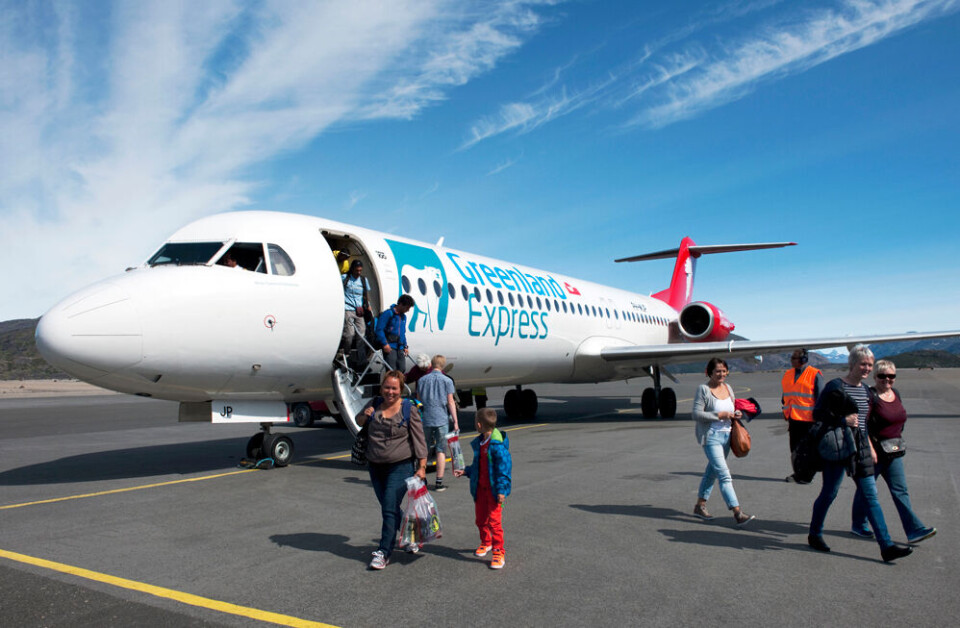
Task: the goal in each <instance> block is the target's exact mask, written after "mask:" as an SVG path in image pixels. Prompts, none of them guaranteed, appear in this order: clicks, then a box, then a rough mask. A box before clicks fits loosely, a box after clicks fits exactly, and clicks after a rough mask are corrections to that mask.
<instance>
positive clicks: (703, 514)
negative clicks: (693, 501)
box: [693, 504, 713, 521]
mask: <svg viewBox="0 0 960 628" xmlns="http://www.w3.org/2000/svg"><path fill="white" fill-rule="evenodd" d="M693 516H694V517H700V518H701V519H703V520H704V521H710V520H711V519H713V515H711V514H710V513H709V512H707V507H706V506H705V505H704V504H697V505H696V506H694V507H693Z"/></svg>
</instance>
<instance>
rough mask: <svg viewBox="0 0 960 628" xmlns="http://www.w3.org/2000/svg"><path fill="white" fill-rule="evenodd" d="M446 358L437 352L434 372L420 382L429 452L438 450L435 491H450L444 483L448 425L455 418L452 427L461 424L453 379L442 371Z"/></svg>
mask: <svg viewBox="0 0 960 628" xmlns="http://www.w3.org/2000/svg"><path fill="white" fill-rule="evenodd" d="M446 365H447V359H446V358H445V357H443V356H442V355H435V356H433V359H432V360H431V361H430V366H431V367H432V369H431V371H430V372H429V373H427V374H426V375H424V376H423V377H421V378H420V379H419V381H417V398H418V399H419V400H420V402H421V403H423V432H424V434H425V435H426V439H427V452H428V453H427V455H428V457H429V452H430V451H431V450H433V451H435V452H436V459H437V480H436V484H435V485H434V487H433V488H434V490H435V491H437V492H442V491H445V490H447V487H446V486H444V484H443V471H444V469H445V467H446V464H447V426H448V424H449V422H450V420H451V419H452V420H453V429H454V431H457V430H459V429H460V425H459V423H458V421H457V402H456V401H454V399H453V380H452V379H450V378H449V377H447V376H446V375H444V374H443V367H445V366H446Z"/></svg>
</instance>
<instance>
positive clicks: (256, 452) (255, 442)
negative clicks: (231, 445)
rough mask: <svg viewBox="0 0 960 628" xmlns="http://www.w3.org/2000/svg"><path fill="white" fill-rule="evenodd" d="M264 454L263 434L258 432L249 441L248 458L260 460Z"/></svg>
mask: <svg viewBox="0 0 960 628" xmlns="http://www.w3.org/2000/svg"><path fill="white" fill-rule="evenodd" d="M261 454H263V432H257V433H256V434H254V435H253V436H251V437H250V440H248V441H247V458H253V459H254V460H260V458H261V457H262V456H261Z"/></svg>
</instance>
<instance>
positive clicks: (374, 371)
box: [332, 333, 411, 435]
mask: <svg viewBox="0 0 960 628" xmlns="http://www.w3.org/2000/svg"><path fill="white" fill-rule="evenodd" d="M354 338H356V339H357V341H356V342H355V343H354V347H353V348H352V349H351V351H350V352H349V353H347V354H343V355H339V356H338V357H337V359H336V360H334V363H333V375H332V377H333V396H334V403H335V404H336V406H337V411H338V412H339V413H340V417H341V418H342V419H343V423H344V425H346V426H347V429H349V430H350V432H351V433H353V434H354V435H356V433H357V432H359V431H360V426H359V425H357V420H356V417H357V414H359V413H360V411H361V410H363V408H364V406H366V405H367V403H368V402H369V401H370V400H371V399H373V398H374V397H376V396H377V395H378V394H380V378H381V377H382V376H383V373H385V372H386V371H388V370H389V369H390V367H389V365H388V364H387V362H386V360H385V359H384V357H383V351H382V350H379V349H374V348H373V345H371V344H370V342H369V341H368V340H367V339H366V338H365V337H364V336H363V335H362V334H360V333H357V334H356V335H355V336H354ZM366 356H369V359H367V357H366ZM410 394H411V390H410V387H409V386H406V385H404V396H405V397H408V396H410Z"/></svg>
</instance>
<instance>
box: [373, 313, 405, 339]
mask: <svg viewBox="0 0 960 628" xmlns="http://www.w3.org/2000/svg"><path fill="white" fill-rule="evenodd" d="M396 306H397V304H396V303H394V304H393V305H391V306H390V307H389V308H387V309H385V310H384V311H383V312H381V313H380V316H378V317H377V322H376V325H375V326H374V333H375V334H376V336H377V340H378V341H380V344H381V345H387V344H388V345H390V347H391V348H392V349H400V350H402V349H406V348H407V315H406V314H403V315H401V314H397V312H396V311H395V310H394V309H393V308H395V307H396Z"/></svg>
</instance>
